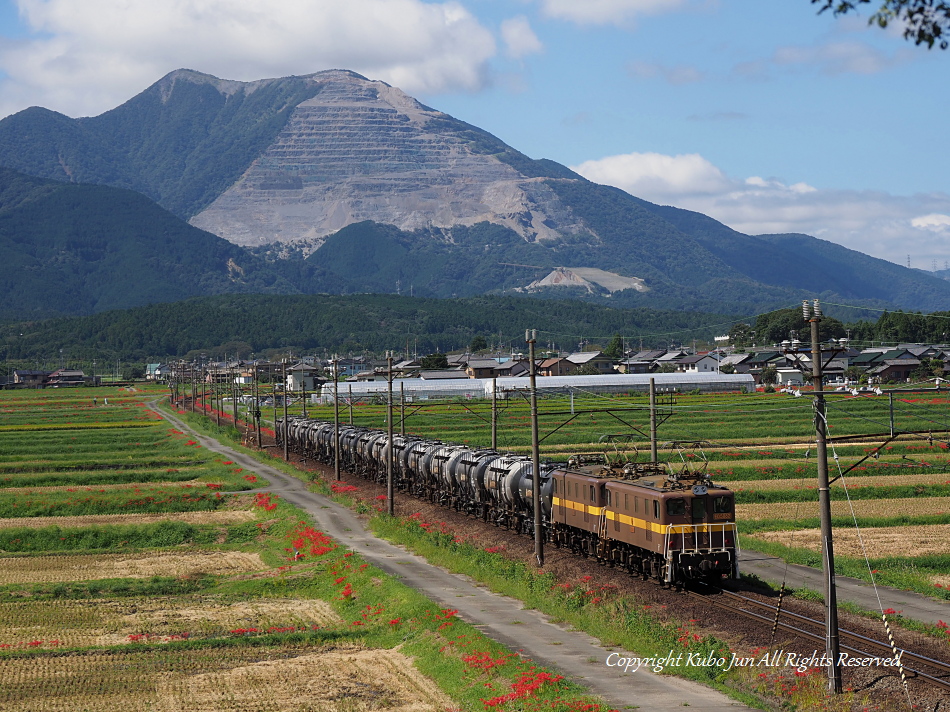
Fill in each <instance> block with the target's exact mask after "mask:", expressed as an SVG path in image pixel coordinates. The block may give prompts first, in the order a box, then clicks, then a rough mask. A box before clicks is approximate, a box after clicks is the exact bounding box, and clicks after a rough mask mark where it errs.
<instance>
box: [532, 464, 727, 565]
mask: <svg viewBox="0 0 950 712" xmlns="http://www.w3.org/2000/svg"><path fill="white" fill-rule="evenodd" d="M550 477H551V479H550V484H549V486H548V488H547V489H548V494H549V497H550V500H549V501H550V513H549V522H550V527H551V531H550V538H551V540H552V541H553V542H554V543H555V544H556V545H558V546H563V547H569V548H571V549H573V550H574V551H576V552H577V553H580V554H584V555H585V556H592V557H595V558H597V559H599V560H601V561H604V562H606V563H608V564H610V565H613V566H622V567H624V568H626V569H628V570H629V571H631V572H632V573H637V574H640V575H642V576H643V577H644V578H650V577H652V578H656V579H658V580H660V581H662V582H663V583H665V584H682V583H684V582H685V581H687V580H695V579H705V580H715V579H720V578H722V577H723V576H727V577H737V576H738V565H737V552H738V546H737V540H736V525H735V506H734V501H733V493H732V491H731V490H729V489H728V488H726V487H720V486H718V485H715V484H713V483H712V482H711V481H710V480H709V477H708V475H706V474H705V473H704V472H690V471H688V470H687V469H684V470H683V471H682V472H678V473H677V472H669V471H667V470H666V469H665V468H664V467H663V466H662V465H655V464H650V463H622V464H616V465H611V464H610V463H609V462H608V461H607V459H606V458H605V457H604V456H589V455H587V456H575V457H573V458H571V460H570V461H569V462H568V466H567V467H566V468H558V469H555V470H553V471H552V472H551V473H550Z"/></svg>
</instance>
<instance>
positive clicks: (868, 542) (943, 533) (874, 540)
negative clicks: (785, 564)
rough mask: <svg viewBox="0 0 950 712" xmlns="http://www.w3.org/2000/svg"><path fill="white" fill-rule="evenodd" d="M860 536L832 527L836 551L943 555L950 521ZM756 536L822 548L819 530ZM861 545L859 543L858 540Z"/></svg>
mask: <svg viewBox="0 0 950 712" xmlns="http://www.w3.org/2000/svg"><path fill="white" fill-rule="evenodd" d="M860 534H861V536H860V538H859V537H858V532H857V531H855V530H854V529H846V528H843V527H838V528H836V529H835V539H834V550H835V554H841V555H843V556H857V557H864V555H865V552H867V555H868V556H869V557H872V558H878V557H884V556H908V555H913V556H926V555H927V554H945V553H947V551H948V550H950V524H926V525H921V526H901V527H868V528H867V529H862V530H861V532H860ZM754 538H755V539H762V540H764V541H771V542H775V543H777V544H783V545H785V546H790V547H799V548H804V549H812V550H813V551H820V550H821V530H820V529H799V530H796V531H790V532H788V531H785V532H756V533H755V535H754ZM862 540H863V542H864V547H863V548H862V546H861V541H862Z"/></svg>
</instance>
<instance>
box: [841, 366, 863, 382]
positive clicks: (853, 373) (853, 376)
mask: <svg viewBox="0 0 950 712" xmlns="http://www.w3.org/2000/svg"><path fill="white" fill-rule="evenodd" d="M863 375H864V369H863V368H861V367H860V366H848V367H847V368H846V369H845V370H844V377H845V378H847V379H848V380H849V381H859V380H860V379H861V376H863Z"/></svg>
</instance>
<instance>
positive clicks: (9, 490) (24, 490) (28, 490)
mask: <svg viewBox="0 0 950 712" xmlns="http://www.w3.org/2000/svg"><path fill="white" fill-rule="evenodd" d="M201 484H202V483H201V482H199V481H198V480H187V481H185V482H145V483H142V482H125V483H122V484H118V485H107V484H101V485H81V486H78V487H77V486H76V485H72V486H69V485H55V486H50V487H5V488H3V490H0V492H2V493H3V494H48V493H51V492H113V491H116V490H134V489H141V490H148V491H149V492H151V491H152V490H155V489H159V488H162V487H188V486H191V487H197V486H198V485H201Z"/></svg>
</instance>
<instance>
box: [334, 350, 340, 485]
mask: <svg viewBox="0 0 950 712" xmlns="http://www.w3.org/2000/svg"><path fill="white" fill-rule="evenodd" d="M339 385H340V362H339V359H337V357H336V356H334V357H333V474H334V475H335V477H336V481H337V482H339V481H340V391H339Z"/></svg>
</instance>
